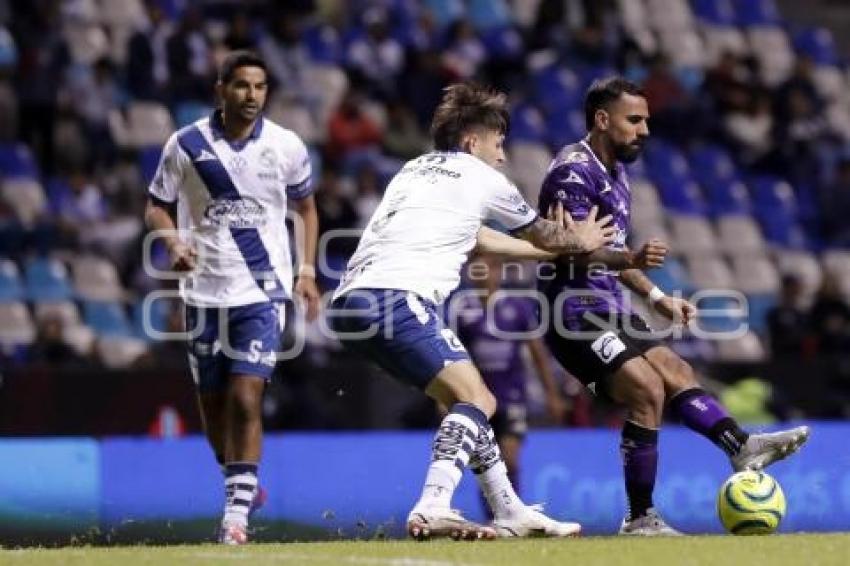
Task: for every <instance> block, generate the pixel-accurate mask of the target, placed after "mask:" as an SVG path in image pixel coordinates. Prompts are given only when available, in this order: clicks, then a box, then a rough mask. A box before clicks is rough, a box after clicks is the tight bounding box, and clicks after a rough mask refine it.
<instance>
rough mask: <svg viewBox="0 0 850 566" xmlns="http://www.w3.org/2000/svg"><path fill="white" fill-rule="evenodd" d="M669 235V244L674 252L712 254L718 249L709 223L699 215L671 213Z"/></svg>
mask: <svg viewBox="0 0 850 566" xmlns="http://www.w3.org/2000/svg"><path fill="white" fill-rule="evenodd" d="M670 235H671V237H672V240H671V241H670V246H671V248H672V250H673V251H674V252H676V253H681V254H687V255H691V254H714V253H716V252H717V250H718V247H717V237H716V236H715V235H714V230H713V228H712V227H711V224H710V223H709V222H708V220H706V219H705V218H702V217H699V216H686V215H672V216H671V217H670Z"/></svg>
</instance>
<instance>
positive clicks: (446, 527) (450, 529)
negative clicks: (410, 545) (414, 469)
mask: <svg viewBox="0 0 850 566" xmlns="http://www.w3.org/2000/svg"><path fill="white" fill-rule="evenodd" d="M407 534H409V535H410V536H411V537H412V538H415V539H416V540H429V539H432V538H444V537H448V538H452V539H454V540H492V539H494V538H496V531H495V529H493V528H492V527H488V526H486V525H479V524H478V523H475V522H473V521H468V520H466V519H464V518H463V516H462V515H461V514H460V513H459V512H458V511H456V510H454V509H448V508H444V507H424V508H419V509H414V510H413V511H411V512H410V515H408V517H407Z"/></svg>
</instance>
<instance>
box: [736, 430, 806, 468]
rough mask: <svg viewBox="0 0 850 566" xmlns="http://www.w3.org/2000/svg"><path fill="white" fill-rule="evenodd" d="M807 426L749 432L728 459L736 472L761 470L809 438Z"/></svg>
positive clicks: (794, 450) (785, 455)
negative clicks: (739, 449) (742, 444)
mask: <svg viewBox="0 0 850 566" xmlns="http://www.w3.org/2000/svg"><path fill="white" fill-rule="evenodd" d="M810 432H811V431H810V430H809V427H807V426H798V427H797V428H792V429H790V430H783V431H780V432H765V433H761V434H751V435H750V438H749V439H747V442H746V444H744V446H743V447H742V448H741V451H740V452H739V453H738V454H736V455H735V456H732V457H731V458H730V459H729V460H730V461H731V463H732V467H733V468H734V469H735V471H736V472H740V471H743V470H755V471H759V470H763V469H764V468H766V467H767V466H769V465H771V464H772V463H774V462H776V461H777V460H782V459H783V458H786V457H788V456H790V455H791V454H793V453H794V452H796V451H797V450H799V449H800V447H801V446H802V445H803V444H805V442H806V441H807V440H808V439H809V434H810Z"/></svg>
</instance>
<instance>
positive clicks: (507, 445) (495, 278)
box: [452, 255, 566, 486]
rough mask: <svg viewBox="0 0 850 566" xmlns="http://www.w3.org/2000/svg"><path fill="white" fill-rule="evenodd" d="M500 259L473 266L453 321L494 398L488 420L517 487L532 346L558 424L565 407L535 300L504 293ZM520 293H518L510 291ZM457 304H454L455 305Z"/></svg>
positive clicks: (487, 258) (521, 294)
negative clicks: (540, 330)
mask: <svg viewBox="0 0 850 566" xmlns="http://www.w3.org/2000/svg"><path fill="white" fill-rule="evenodd" d="M502 268H503V262H502V260H501V258H498V257H495V256H491V255H484V256H480V257H479V258H477V259H475V260H474V261H473V262H471V263H470V264H469V269H468V278H469V279H470V281H471V282H472V284H473V285H474V287H475V288H474V289H473V290H472V291H474V292H473V293H471V294H463V295H460V296H459V297H458V298H459V299H460V301H458V303H457V310H456V311H455V312H454V313H453V319H452V320H453V321H455V320H456V321H457V333H458V337H459V338H460V340H461V342H463V343H464V344H465V345H466V347H467V350H468V351H469V353H470V355H471V356H472V360H473V362H474V363H475V365H476V366H477V367H478V369H479V370H480V371H481V376H482V377H483V378H484V383H485V384H486V385H487V387H488V388H489V389H490V391H491V392H492V393H493V396H494V397H496V401H497V406H496V412H495V413H494V414H493V416H492V417H491V419H490V425H491V426H492V428H493V434H494V435H495V438H496V442H497V443H498V444H499V448H500V449H501V451H502V458H503V459H504V461H505V466H506V467H507V469H508V477H509V478H510V480H511V483H512V484H513V485H514V486H518V485H519V483H518V482H519V455H520V449H521V448H522V442H523V440H524V438H525V434H526V432H527V430H528V419H527V415H528V398H527V395H526V383H527V380H528V377H529V376H528V375H527V373H528V372H527V371H526V366H525V361H524V359H523V349H524V348H526V347H527V348H528V353H529V354H530V355H531V360H532V363H533V364H534V369H535V370H536V371H535V373H536V375H537V377H538V378H539V379H540V382H541V384H542V385H543V389H544V391H545V392H546V406H547V409H548V411H549V415H550V416H551V417H552V419H553V420H554V421H555V422H560V421H561V420H562V419H563V416H564V413H565V411H566V403H565V402H564V399H563V397H562V396H561V393H560V391H559V389H558V384H557V382H556V381H555V376H554V374H553V373H552V367H551V365H550V362H549V353H548V352H547V351H546V346H545V344H544V343H543V340H542V338H541V337H540V335H539V333H535V331H536V330H537V329H538V328H539V327H540V323H539V321H538V319H537V312H536V310H537V309H536V302H535V300H534V297H531V296H529V295H528V293H525V292H524V290H522V289H516V290H511V289H502ZM512 291H517V292H512ZM453 304H454V302H453Z"/></svg>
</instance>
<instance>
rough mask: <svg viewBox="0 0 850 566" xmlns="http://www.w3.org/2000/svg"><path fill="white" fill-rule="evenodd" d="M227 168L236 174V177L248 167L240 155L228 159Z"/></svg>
mask: <svg viewBox="0 0 850 566" xmlns="http://www.w3.org/2000/svg"><path fill="white" fill-rule="evenodd" d="M227 166H228V168H229V169H230V170H231V171H233V172H234V173H236V174H237V175H241V174H242V171H244V170H245V167H247V166H248V162H247V161H246V160H245V158H244V157H242V156H241V155H234V156H233V157H232V158H231V159H230V163H228V165H227Z"/></svg>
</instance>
